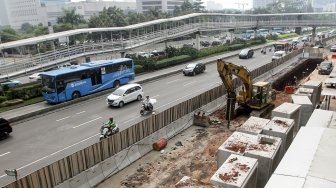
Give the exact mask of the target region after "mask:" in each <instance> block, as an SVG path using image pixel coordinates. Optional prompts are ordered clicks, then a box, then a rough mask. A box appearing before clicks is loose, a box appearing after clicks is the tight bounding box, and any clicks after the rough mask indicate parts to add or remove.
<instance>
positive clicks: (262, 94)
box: [249, 82, 275, 109]
mask: <svg viewBox="0 0 336 188" xmlns="http://www.w3.org/2000/svg"><path fill="white" fill-rule="evenodd" d="M274 100H275V92H274V90H273V89H272V86H271V84H270V83H269V82H257V83H255V84H253V85H252V97H251V99H250V101H249V106H250V107H251V108H253V109H263V108H265V107H266V106H268V105H269V104H271V103H272V101H274Z"/></svg>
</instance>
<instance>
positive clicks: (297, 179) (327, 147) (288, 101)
mask: <svg viewBox="0 0 336 188" xmlns="http://www.w3.org/2000/svg"><path fill="white" fill-rule="evenodd" d="M333 58H335V57H334V56H333V55H332V54H330V53H328V51H327V49H326V50H325V51H324V59H326V60H324V61H329V62H332V64H333V65H335V61H334V60H333ZM321 61H323V59H322V60H317V61H314V63H312V62H310V63H309V62H308V63H307V62H306V64H305V65H304V66H301V67H300V66H296V68H293V67H288V68H287V69H291V70H292V71H289V70H287V69H286V68H285V69H283V70H282V71H280V72H278V73H277V74H276V75H277V76H273V77H271V78H269V77H268V78H266V79H265V80H259V81H263V82H266V81H267V82H271V83H272V85H273V88H274V89H276V91H275V95H276V99H275V100H273V101H272V105H274V106H273V109H272V110H271V111H268V112H267V113H264V114H263V115H262V117H256V116H253V114H251V115H246V114H234V115H232V114H231V116H232V118H231V120H230V121H229V122H228V118H229V116H230V115H228V114H227V113H232V112H233V111H230V107H228V105H222V106H221V108H220V109H218V110H216V111H214V112H204V111H199V112H197V113H195V114H194V117H193V118H191V119H190V121H192V125H191V126H190V127H188V128H187V129H185V130H184V131H182V132H181V133H179V134H177V135H175V136H174V137H172V138H170V139H164V138H162V139H163V140H164V144H161V145H160V146H159V147H156V148H154V149H155V150H152V151H150V152H149V153H148V154H146V155H145V156H143V157H142V158H140V159H139V160H137V161H135V162H134V163H132V164H130V165H129V166H128V167H126V168H124V169H123V170H121V171H119V172H118V173H116V174H114V175H113V176H111V177H110V178H108V179H105V181H103V182H102V183H101V184H99V185H97V186H96V187H98V188H108V187H114V188H140V187H143V188H148V187H177V188H182V187H197V188H203V187H204V188H212V187H230V188H231V187H235V188H237V187H246V188H256V187H258V188H259V187H266V188H277V187H279V188H280V187H281V188H283V187H335V186H336V184H335V180H336V174H335V173H334V172H333V171H332V170H331V169H330V166H335V161H334V160H332V159H333V158H335V155H336V154H335V153H333V152H332V151H333V150H334V148H335V143H336V142H335V138H336V137H335V136H336V130H335V127H336V126H335V125H336V122H335V121H336V113H335V112H334V111H335V109H336V106H335V105H336V103H335V100H336V99H335V95H336V89H335V88H334V87H331V86H335V85H333V84H331V83H333V82H334V81H333V79H335V77H333V76H332V75H333V74H334V73H331V74H330V75H321V74H319V64H320V63H321ZM226 65H228V64H226ZM297 67H299V68H297ZM220 76H221V77H222V76H223V75H221V73H220ZM231 76H232V75H231ZM222 79H224V80H225V75H224V76H223V78H222ZM224 80H223V82H224ZM258 83H260V82H258ZM224 85H225V82H224ZM228 87H230V86H227V85H226V88H228ZM232 90H234V89H232ZM228 93H229V90H228ZM234 97H235V98H237V100H238V101H239V100H240V99H239V97H237V96H234ZM242 97H246V96H242ZM270 97H271V96H270ZM228 98H229V97H228ZM227 101H228V102H227V104H230V98H229V99H227ZM233 101H234V102H235V103H236V102H237V101H236V99H234V100H233ZM236 108H237V107H236ZM232 109H233V108H232V107H231V110H232ZM233 110H234V109H233ZM162 139H161V141H162ZM159 144H160V143H159ZM326 151H330V152H326Z"/></svg>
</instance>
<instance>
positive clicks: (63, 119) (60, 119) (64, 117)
mask: <svg viewBox="0 0 336 188" xmlns="http://www.w3.org/2000/svg"><path fill="white" fill-rule="evenodd" d="M69 117H70V116H67V117H64V118H61V119H58V120H56V121H62V120H65V119H68V118H69Z"/></svg>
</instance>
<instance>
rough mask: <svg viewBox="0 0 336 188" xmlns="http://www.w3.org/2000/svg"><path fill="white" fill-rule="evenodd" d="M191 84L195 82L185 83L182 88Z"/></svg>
mask: <svg viewBox="0 0 336 188" xmlns="http://www.w3.org/2000/svg"><path fill="white" fill-rule="evenodd" d="M193 83H195V81H193V82H189V83H186V84H184V85H183V86H187V85H190V84H193Z"/></svg>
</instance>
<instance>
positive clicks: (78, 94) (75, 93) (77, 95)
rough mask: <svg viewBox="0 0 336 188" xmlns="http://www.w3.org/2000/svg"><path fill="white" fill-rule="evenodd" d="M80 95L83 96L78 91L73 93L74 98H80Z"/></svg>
mask: <svg viewBox="0 0 336 188" xmlns="http://www.w3.org/2000/svg"><path fill="white" fill-rule="evenodd" d="M79 97H81V94H80V93H79V92H78V91H75V92H73V93H72V99H78V98H79Z"/></svg>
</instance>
